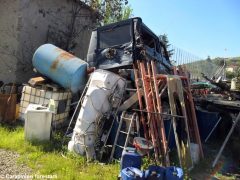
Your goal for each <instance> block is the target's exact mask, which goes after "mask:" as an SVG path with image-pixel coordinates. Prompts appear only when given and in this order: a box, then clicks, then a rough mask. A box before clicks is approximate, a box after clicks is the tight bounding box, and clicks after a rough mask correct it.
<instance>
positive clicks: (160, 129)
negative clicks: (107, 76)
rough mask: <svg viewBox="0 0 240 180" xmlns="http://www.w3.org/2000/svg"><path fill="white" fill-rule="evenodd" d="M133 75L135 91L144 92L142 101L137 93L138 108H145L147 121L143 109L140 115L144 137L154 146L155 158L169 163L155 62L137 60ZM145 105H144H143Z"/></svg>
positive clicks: (165, 163) (166, 163)
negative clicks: (149, 78)
mask: <svg viewBox="0 0 240 180" xmlns="http://www.w3.org/2000/svg"><path fill="white" fill-rule="evenodd" d="M134 75H135V82H136V87H137V92H140V89H141V88H142V89H143V92H144V102H143V101H142V98H141V95H140V93H139V96H138V97H139V98H138V99H139V108H140V110H145V109H146V110H147V112H149V113H147V117H146V118H147V121H146V120H145V116H144V114H143V111H141V114H140V117H141V122H142V124H143V128H144V133H145V138H146V139H151V141H152V143H153V146H154V154H155V160H156V161H157V162H160V159H161V158H162V162H163V164H164V165H165V166H169V165H170V160H169V155H168V144H167V139H166V134H165V128H164V123H163V119H162V117H161V115H160V114H158V113H162V107H161V100H160V98H159V93H158V92H159V90H158V84H157V79H156V70H155V63H154V62H153V61H152V62H147V63H146V62H144V61H137V62H135V64H134ZM147 76H151V77H153V81H149V80H148V79H147ZM144 105H145V107H144ZM150 112H158V113H150Z"/></svg>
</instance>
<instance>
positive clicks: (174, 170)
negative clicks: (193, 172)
mask: <svg viewBox="0 0 240 180" xmlns="http://www.w3.org/2000/svg"><path fill="white" fill-rule="evenodd" d="M183 177H184V176H183V170H182V169H181V168H179V167H175V166H170V167H167V168H166V171H165V179H166V180H183Z"/></svg>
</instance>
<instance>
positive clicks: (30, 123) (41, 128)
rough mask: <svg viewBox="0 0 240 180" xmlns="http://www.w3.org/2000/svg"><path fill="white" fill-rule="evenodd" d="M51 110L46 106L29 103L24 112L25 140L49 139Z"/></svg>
mask: <svg viewBox="0 0 240 180" xmlns="http://www.w3.org/2000/svg"><path fill="white" fill-rule="evenodd" d="M51 122H52V112H51V111H49V109H48V108H47V107H44V106H41V105H38V104H29V105H28V107H27V109H26V112H25V126H24V135H25V139H26V140H39V141H43V140H49V139H50V132H51Z"/></svg>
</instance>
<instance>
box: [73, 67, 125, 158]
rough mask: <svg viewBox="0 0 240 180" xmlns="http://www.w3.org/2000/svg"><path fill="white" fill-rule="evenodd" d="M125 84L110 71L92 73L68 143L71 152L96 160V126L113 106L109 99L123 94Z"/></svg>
mask: <svg viewBox="0 0 240 180" xmlns="http://www.w3.org/2000/svg"><path fill="white" fill-rule="evenodd" d="M125 83H126V82H125V80H124V79H123V78H122V77H120V76H119V75H117V74H114V73H112V72H109V71H105V70H100V69H99V70H96V71H95V72H93V73H92V75H91V77H90V83H89V87H88V90H87V92H86V95H85V96H84V99H83V103H82V107H81V109H80V112H79V115H78V118H77V122H76V125H75V128H74V132H73V136H72V139H71V141H70V142H69V143H68V149H69V150H70V151H74V152H76V153H78V154H80V155H84V154H85V153H86V154H87V155H88V158H92V159H94V158H95V157H94V156H95V154H94V153H95V151H94V144H95V140H96V136H97V129H96V128H97V126H96V124H97V123H98V121H99V120H100V118H101V117H102V116H103V114H104V113H106V112H108V111H109V110H110V108H111V106H112V105H113V104H112V102H109V97H110V96H111V95H112V94H113V93H116V92H117V93H119V94H123V92H124V89H125ZM113 106H114V105H113Z"/></svg>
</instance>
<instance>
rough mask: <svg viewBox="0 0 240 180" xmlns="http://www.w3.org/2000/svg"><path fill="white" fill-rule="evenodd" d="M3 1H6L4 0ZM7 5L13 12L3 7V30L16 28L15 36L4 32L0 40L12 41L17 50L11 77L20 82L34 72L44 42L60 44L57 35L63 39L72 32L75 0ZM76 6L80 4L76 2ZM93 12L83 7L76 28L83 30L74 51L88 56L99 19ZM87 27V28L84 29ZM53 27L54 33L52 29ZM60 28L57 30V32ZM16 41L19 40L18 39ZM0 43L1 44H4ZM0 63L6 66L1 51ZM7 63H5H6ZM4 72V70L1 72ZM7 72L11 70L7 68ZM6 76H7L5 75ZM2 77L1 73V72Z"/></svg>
mask: <svg viewBox="0 0 240 180" xmlns="http://www.w3.org/2000/svg"><path fill="white" fill-rule="evenodd" d="M1 1H2V0H1ZM3 1H4V2H5V3H4V6H5V7H6V6H8V7H11V11H10V10H9V9H8V10H7V9H6V8H4V7H3V6H2V4H1V6H0V29H1V27H4V26H6V24H9V25H8V26H10V27H12V26H14V27H15V29H16V30H15V32H14V33H15V36H16V37H17V38H12V40H11V39H10V41H9V40H8V38H6V37H3V38H1V36H2V33H1V32H0V43H1V41H2V39H3V43H1V44H7V43H8V44H9V46H10V47H11V48H12V49H14V50H15V53H16V55H17V57H18V58H17V59H16V58H15V59H14V58H13V57H8V58H9V59H11V61H13V64H14V70H13V71H14V74H15V76H16V77H17V78H16V79H15V78H14V74H11V77H9V78H8V79H7V80H6V79H3V80H4V81H12V82H13V81H16V82H18V83H22V82H27V81H28V79H29V78H30V77H32V75H33V71H32V69H33V67H32V63H31V59H32V55H33V53H34V51H35V50H36V49H37V48H38V47H39V46H40V45H42V44H44V43H47V42H51V43H53V44H57V41H55V40H54V37H55V38H56V37H57V38H59V37H61V34H64V33H66V32H68V29H69V27H70V24H71V20H72V5H73V4H72V3H73V1H72V0H58V1H57V2H56V0H3ZM75 6H76V4H75ZM91 13H92V12H91V11H90V10H89V9H88V8H86V7H82V8H81V10H80V16H78V17H77V19H76V21H75V27H76V26H77V27H79V30H81V32H80V33H79V34H78V37H76V38H75V41H76V47H75V48H74V49H73V52H74V54H75V55H76V56H78V57H80V58H82V59H85V58H86V54H87V49H88V44H89V40H90V35H91V29H92V28H91V27H94V25H95V18H94V17H93V16H91V15H92V14H91ZM10 18H11V19H10ZM9 22H10V23H9ZM83 27H84V28H83ZM51 30H52V31H53V30H54V31H53V32H51ZM55 31H56V32H55ZM14 40H15V41H14ZM1 44H0V45H1ZM0 66H2V55H1V54H0ZM3 66H4V65H3ZM1 74H2V73H1ZM4 74H5V75H9V74H10V73H9V72H6V71H5V70H4ZM3 77H4V76H3ZM0 80H1V75H0Z"/></svg>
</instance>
